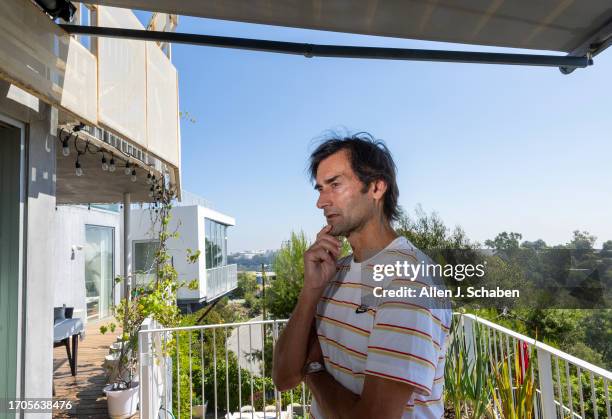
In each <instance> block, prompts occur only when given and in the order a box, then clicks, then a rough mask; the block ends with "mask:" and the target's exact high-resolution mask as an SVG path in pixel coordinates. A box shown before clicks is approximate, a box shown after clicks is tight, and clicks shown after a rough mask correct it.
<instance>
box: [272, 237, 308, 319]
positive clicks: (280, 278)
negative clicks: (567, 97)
mask: <svg viewBox="0 0 612 419" xmlns="http://www.w3.org/2000/svg"><path fill="white" fill-rule="evenodd" d="M309 246H310V243H309V241H308V240H307V239H306V236H305V235H304V232H300V233H295V232H292V233H291V238H290V239H289V240H288V241H287V242H285V243H284V244H283V246H282V247H281V248H280V250H279V252H278V254H277V256H276V258H275V259H274V264H273V269H274V272H275V273H276V280H275V281H273V282H272V284H271V286H270V290H269V292H267V295H266V307H267V308H268V309H269V312H270V314H271V315H272V317H273V318H277V319H286V318H288V317H290V316H291V312H292V311H293V308H294V307H295V305H296V303H297V299H298V296H299V294H300V290H301V289H302V286H303V285H304V253H305V252H306V250H307V249H308V247H309Z"/></svg>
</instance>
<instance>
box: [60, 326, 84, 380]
mask: <svg viewBox="0 0 612 419" xmlns="http://www.w3.org/2000/svg"><path fill="white" fill-rule="evenodd" d="M82 332H83V320H81V319H79V318H76V319H64V320H60V321H58V322H57V323H55V324H54V325H53V347H54V348H57V347H58V346H65V347H66V354H67V355H68V363H69V364H70V372H71V373H72V375H73V376H76V373H77V354H78V351H79V336H80V335H81V333H82ZM70 340H72V351H71V350H70ZM71 352H72V354H71Z"/></svg>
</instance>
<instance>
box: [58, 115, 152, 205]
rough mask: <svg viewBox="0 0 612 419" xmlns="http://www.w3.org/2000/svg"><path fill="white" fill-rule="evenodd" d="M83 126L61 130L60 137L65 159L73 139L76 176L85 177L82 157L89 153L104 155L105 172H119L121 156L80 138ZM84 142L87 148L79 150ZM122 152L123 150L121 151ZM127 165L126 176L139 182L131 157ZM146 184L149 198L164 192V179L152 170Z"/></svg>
mask: <svg viewBox="0 0 612 419" xmlns="http://www.w3.org/2000/svg"><path fill="white" fill-rule="evenodd" d="M83 127H84V126H83V125H82V124H81V125H76V126H74V127H73V128H72V131H69V130H67V129H65V128H61V129H60V132H59V135H58V139H59V141H60V142H61V144H62V155H63V156H64V157H69V156H70V153H71V150H70V139H73V143H74V150H75V151H76V160H75V163H74V167H75V174H76V176H78V177H81V176H83V174H84V171H83V165H82V163H81V156H82V155H85V154H87V153H89V154H94V155H95V154H98V153H100V154H101V155H102V159H101V169H102V171H103V172H111V173H112V172H115V171H116V170H117V162H120V161H123V159H121V157H119V156H115V154H114V153H113V151H111V150H108V149H106V150H105V149H103V148H102V147H98V146H95V145H94V144H92V143H91V142H90V140H89V139H83V138H80V137H79V131H81V130H82V129H83ZM79 141H81V142H84V143H85V146H84V147H83V148H81V149H79V145H78V142H79ZM119 151H121V150H119ZM107 155H108V156H109V157H110V160H107ZM115 157H117V159H115ZM124 161H125V165H124V174H125V175H126V176H130V180H131V181H132V182H137V181H138V173H137V170H136V169H137V164H135V163H132V162H131V161H130V156H126V158H125V160H124ZM146 182H147V184H149V185H151V188H150V189H149V196H150V197H152V198H153V197H155V196H156V195H159V194H160V193H161V192H163V190H164V182H163V177H162V176H160V177H159V178H157V177H156V176H155V175H154V174H153V173H152V172H151V171H150V170H149V171H147V177H146Z"/></svg>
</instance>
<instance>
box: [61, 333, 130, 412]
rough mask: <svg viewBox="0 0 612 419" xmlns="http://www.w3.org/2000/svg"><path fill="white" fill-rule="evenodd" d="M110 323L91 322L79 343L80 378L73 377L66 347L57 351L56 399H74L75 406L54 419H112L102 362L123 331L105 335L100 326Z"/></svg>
mask: <svg viewBox="0 0 612 419" xmlns="http://www.w3.org/2000/svg"><path fill="white" fill-rule="evenodd" d="M107 323H109V321H89V322H88V323H87V327H86V329H85V339H83V340H81V341H79V350H78V358H77V375H76V377H73V376H72V375H71V374H70V365H69V363H68V358H67V357H66V348H65V347H58V348H54V350H53V382H54V385H55V397H54V400H70V401H71V402H72V405H73V407H72V409H70V410H63V411H54V412H53V417H54V418H74V417H78V418H108V412H107V409H106V396H105V395H104V393H103V391H102V389H103V388H104V386H105V385H106V375H105V373H104V370H103V369H102V363H103V361H104V357H105V356H106V355H108V347H109V345H110V344H111V343H113V342H114V341H115V337H116V335H117V334H118V333H119V331H115V333H107V334H106V335H102V334H101V333H100V331H99V327H100V325H101V324H107Z"/></svg>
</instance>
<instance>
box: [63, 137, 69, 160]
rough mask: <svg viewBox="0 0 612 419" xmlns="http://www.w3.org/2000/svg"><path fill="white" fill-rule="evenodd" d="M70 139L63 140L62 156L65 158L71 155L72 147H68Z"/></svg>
mask: <svg viewBox="0 0 612 419" xmlns="http://www.w3.org/2000/svg"><path fill="white" fill-rule="evenodd" d="M69 139H70V136H68V137H66V138H64V139H63V140H62V155H63V156H64V157H68V156H69V155H70V146H69V145H68V140H69Z"/></svg>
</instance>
